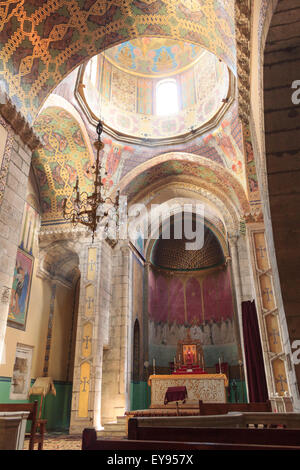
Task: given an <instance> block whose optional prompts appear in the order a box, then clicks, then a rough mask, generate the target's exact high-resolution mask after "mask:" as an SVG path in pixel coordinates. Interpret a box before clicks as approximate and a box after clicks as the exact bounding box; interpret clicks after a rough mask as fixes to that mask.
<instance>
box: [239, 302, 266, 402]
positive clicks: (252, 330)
mask: <svg viewBox="0 0 300 470" xmlns="http://www.w3.org/2000/svg"><path fill="white" fill-rule="evenodd" d="M242 319H243V334H244V347H245V358H246V366H247V378H248V390H249V401H250V402H265V401H267V400H268V389H267V382H266V375H265V367H264V361H263V352H262V347H261V342H260V334H259V327H258V320H257V313H256V307H255V302H254V301H253V302H251V301H247V302H242Z"/></svg>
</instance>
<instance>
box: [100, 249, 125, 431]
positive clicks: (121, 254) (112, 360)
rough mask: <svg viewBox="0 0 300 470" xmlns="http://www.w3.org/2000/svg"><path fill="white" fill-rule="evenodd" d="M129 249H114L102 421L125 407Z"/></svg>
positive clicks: (104, 364) (104, 365) (120, 414)
mask: <svg viewBox="0 0 300 470" xmlns="http://www.w3.org/2000/svg"><path fill="white" fill-rule="evenodd" d="M129 293H130V249H129V247H128V245H127V243H126V242H123V243H121V242H119V243H118V245H117V246H116V247H115V248H114V250H113V272H112V302H111V313H110V334H109V344H108V346H107V347H106V348H105V351H104V363H103V395H102V403H103V404H104V403H105V406H103V413H102V415H103V423H105V422H109V421H115V420H116V417H117V416H122V415H124V412H125V411H126V410H127V409H128V395H129V388H128V387H129V383H130V376H129V370H130V369H129V357H128V354H130V353H129V351H130V343H131V340H130V338H131V336H130V331H131V325H130V295H129Z"/></svg>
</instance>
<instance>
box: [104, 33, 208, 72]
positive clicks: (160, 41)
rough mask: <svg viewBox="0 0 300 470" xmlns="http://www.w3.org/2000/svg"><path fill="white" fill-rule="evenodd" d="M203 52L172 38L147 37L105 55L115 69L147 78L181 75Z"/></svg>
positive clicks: (113, 48)
mask: <svg viewBox="0 0 300 470" xmlns="http://www.w3.org/2000/svg"><path fill="white" fill-rule="evenodd" d="M202 53H203V48H202V47H199V46H196V45H194V44H191V43H186V42H184V41H176V40H174V39H170V38H155V37H152V38H151V37H143V38H137V39H133V40H132V41H126V42H124V43H122V44H119V45H117V46H114V47H111V48H110V49H108V50H107V51H106V52H105V54H104V55H105V59H107V60H108V61H109V62H111V63H112V64H113V65H114V66H115V67H117V68H119V69H121V70H123V71H125V72H127V73H132V74H134V75H139V76H143V77H164V76H170V75H173V74H174V73H181V72H182V71H183V70H185V69H186V68H187V67H190V66H191V65H192V64H193V63H195V61H197V60H198V59H199V57H200V56H201V54H202Z"/></svg>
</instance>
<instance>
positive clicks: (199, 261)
mask: <svg viewBox="0 0 300 470" xmlns="http://www.w3.org/2000/svg"><path fill="white" fill-rule="evenodd" d="M183 220H185V219H183ZM171 228H172V225H171ZM203 229H204V237H203V246H202V247H201V248H200V249H199V250H187V249H186V243H190V242H191V240H187V239H186V238H184V237H183V238H182V239H177V240H176V239H174V238H173V239H172V238H171V239H169V240H166V239H162V238H160V239H159V240H157V241H156V242H155V245H154V247H153V249H152V252H151V262H152V263H153V264H154V265H155V266H157V267H160V268H164V269H174V270H197V269H208V268H212V267H215V266H219V265H222V264H223V263H224V261H225V258H224V254H223V251H222V248H221V246H220V244H219V241H218V239H217V237H216V236H215V235H214V234H213V232H212V231H211V230H210V229H208V228H207V227H205V226H204V228H203ZM171 233H172V232H171ZM182 233H184V227H183V231H182Z"/></svg>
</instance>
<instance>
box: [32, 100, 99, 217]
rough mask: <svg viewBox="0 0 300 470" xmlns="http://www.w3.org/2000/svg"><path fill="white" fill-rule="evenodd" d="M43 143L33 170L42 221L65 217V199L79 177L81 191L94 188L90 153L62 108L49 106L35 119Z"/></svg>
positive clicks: (78, 130) (79, 133)
mask: <svg viewBox="0 0 300 470" xmlns="http://www.w3.org/2000/svg"><path fill="white" fill-rule="evenodd" d="M34 127H35V130H36V132H37V134H38V135H39V136H40V138H41V141H42V143H43V146H42V148H41V149H39V150H37V151H35V153H34V154H33V159H32V163H33V167H34V172H35V174H36V177H37V181H38V183H39V188H40V193H41V206H42V211H43V217H42V218H43V222H45V221H46V220H47V221H51V220H52V221H57V220H58V219H61V218H62V202H63V199H64V198H65V197H68V196H71V195H72V191H73V187H74V186H75V182H76V177H77V176H78V178H79V184H80V189H81V191H87V192H89V191H90V190H91V189H92V174H91V173H89V172H88V171H89V169H90V165H91V163H92V162H93V156H91V155H90V154H89V151H88V149H87V146H86V143H85V141H84V138H83V135H82V132H81V130H80V128H79V125H78V123H77V122H76V121H75V119H74V118H73V117H72V116H71V115H70V114H69V113H67V112H66V111H65V110H63V109H62V108H56V107H52V108H47V109H46V110H45V111H43V112H42V113H41V114H40V115H39V117H38V119H37V120H36V122H35V126H34Z"/></svg>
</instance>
